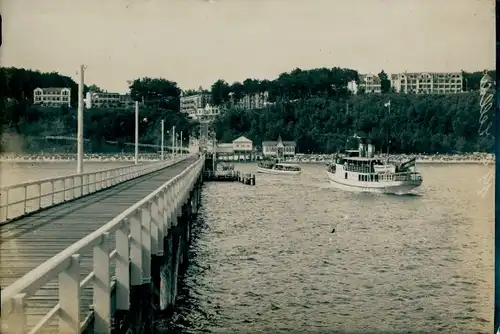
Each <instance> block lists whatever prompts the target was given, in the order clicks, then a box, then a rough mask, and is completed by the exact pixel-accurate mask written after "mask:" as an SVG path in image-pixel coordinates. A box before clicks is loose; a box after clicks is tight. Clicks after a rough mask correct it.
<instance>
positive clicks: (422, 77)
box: [390, 72, 463, 94]
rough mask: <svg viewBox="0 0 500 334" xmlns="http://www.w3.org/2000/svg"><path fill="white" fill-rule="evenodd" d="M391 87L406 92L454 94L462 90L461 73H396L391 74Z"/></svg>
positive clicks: (398, 91) (399, 91)
mask: <svg viewBox="0 0 500 334" xmlns="http://www.w3.org/2000/svg"><path fill="white" fill-rule="evenodd" d="M390 80H391V87H392V88H393V89H394V90H395V91H396V92H397V93H406V94H454V93H461V92H462V91H463V76H462V73H459V72H456V73H430V72H422V73H408V72H404V73H397V74H391V76H390Z"/></svg>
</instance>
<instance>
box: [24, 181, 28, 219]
mask: <svg viewBox="0 0 500 334" xmlns="http://www.w3.org/2000/svg"><path fill="white" fill-rule="evenodd" d="M27 200H28V186H24V213H26V207H27V206H28V203H27Z"/></svg>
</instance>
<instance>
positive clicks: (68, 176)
mask: <svg viewBox="0 0 500 334" xmlns="http://www.w3.org/2000/svg"><path fill="white" fill-rule="evenodd" d="M155 162H164V161H155ZM146 164H148V163H146ZM144 165H145V164H144V163H142V164H138V165H134V166H120V167H112V168H106V169H100V170H98V171H93V172H86V173H81V174H77V173H75V174H69V175H65V176H56V177H47V178H44V179H38V180H34V181H26V182H22V183H16V184H11V185H6V186H0V191H6V190H10V189H13V188H19V187H26V186H31V185H34V184H38V183H48V182H51V181H59V180H63V179H67V178H71V177H80V176H87V175H92V174H95V173H105V172H113V171H115V170H121V169H124V168H130V167H138V166H141V167H143V166H144Z"/></svg>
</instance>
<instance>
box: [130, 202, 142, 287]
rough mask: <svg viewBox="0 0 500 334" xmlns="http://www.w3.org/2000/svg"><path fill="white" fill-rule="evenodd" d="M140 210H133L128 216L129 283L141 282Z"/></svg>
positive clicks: (139, 283)
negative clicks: (130, 266) (130, 265)
mask: <svg viewBox="0 0 500 334" xmlns="http://www.w3.org/2000/svg"><path fill="white" fill-rule="evenodd" d="M140 217H141V211H140V210H138V211H137V212H135V213H134V214H133V215H132V217H130V234H131V242H130V261H132V268H131V271H132V272H131V277H130V284H131V285H133V286H136V285H141V284H142V225H141V218H140Z"/></svg>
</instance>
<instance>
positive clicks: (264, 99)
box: [234, 92, 269, 110]
mask: <svg viewBox="0 0 500 334" xmlns="http://www.w3.org/2000/svg"><path fill="white" fill-rule="evenodd" d="M268 104H269V92H262V93H256V94H251V95H245V96H243V97H242V98H241V99H239V100H238V101H235V102H234V107H235V108H237V109H244V110H248V109H262V108H265V107H266V106H267V105H268Z"/></svg>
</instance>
